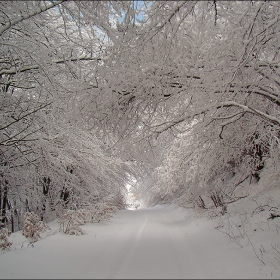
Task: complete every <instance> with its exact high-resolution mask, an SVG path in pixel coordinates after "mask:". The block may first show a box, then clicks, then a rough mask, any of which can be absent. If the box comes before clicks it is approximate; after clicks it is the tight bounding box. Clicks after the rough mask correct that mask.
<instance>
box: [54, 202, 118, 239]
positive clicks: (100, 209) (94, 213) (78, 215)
mask: <svg viewBox="0 0 280 280" xmlns="http://www.w3.org/2000/svg"><path fill="white" fill-rule="evenodd" d="M117 210H118V207H116V206H114V205H113V204H112V202H111V201H110V199H109V198H107V199H104V200H103V201H101V202H99V203H96V204H93V205H91V206H88V207H87V208H86V209H78V210H65V211H64V212H63V213H62V214H61V215H60V217H59V219H58V223H59V224H60V231H62V232H64V233H66V234H70V235H83V234H85V232H84V230H83V229H82V228H80V226H81V225H84V224H86V223H99V222H100V221H102V220H109V219H110V218H111V217H112V216H113V214H114V213H115V212H116V211H117Z"/></svg>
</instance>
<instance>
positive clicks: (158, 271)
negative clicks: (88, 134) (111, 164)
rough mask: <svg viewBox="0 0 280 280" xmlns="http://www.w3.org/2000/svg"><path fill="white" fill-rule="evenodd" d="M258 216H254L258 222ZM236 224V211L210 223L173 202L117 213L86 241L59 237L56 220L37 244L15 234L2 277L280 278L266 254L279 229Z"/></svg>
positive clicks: (91, 227)
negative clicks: (242, 232)
mask: <svg viewBox="0 0 280 280" xmlns="http://www.w3.org/2000/svg"><path fill="white" fill-rule="evenodd" d="M243 201H244V200H243ZM251 203H255V202H251ZM245 204H246V205H247V208H246V209H248V205H250V202H249V200H248V201H247V202H246V201H244V202H243V203H242V202H241V201H238V202H236V203H234V204H232V205H231V206H230V207H231V209H229V212H231V213H234V211H233V210H234V209H235V210H237V209H241V208H242V207H241V206H244V205H245ZM252 206H253V204H252ZM253 208H256V207H255V206H254V207H252V209H253ZM240 211H241V210H240ZM261 213H262V214H263V215H264V213H265V211H261ZM259 214H260V213H259ZM259 214H256V215H253V217H252V219H254V217H255V222H256V223H257V222H260V216H257V215H259ZM266 214H267V213H266ZM232 215H233V214H232ZM237 217H239V218H240V213H238V215H233V216H232V218H235V219H236V220H235V222H236V224H238V222H237V221H239V224H240V223H241V221H242V219H241V220H240V219H239V220H238V219H237ZM230 219H231V215H230V214H228V216H226V215H225V217H222V218H219V219H216V218H215V219H209V218H207V217H201V216H200V215H198V213H197V212H195V211H194V210H192V209H185V208H182V207H179V206H177V205H174V204H169V205H158V206H155V207H151V208H143V209H138V210H134V211H132V210H121V211H118V212H117V213H116V215H115V216H114V217H113V218H111V220H109V221H103V222H100V223H94V224H86V225H84V226H82V228H83V229H84V230H85V231H86V235H81V236H70V235H65V234H63V233H61V232H59V225H58V223H57V222H56V221H53V222H51V223H49V225H50V227H51V229H52V231H51V232H49V233H48V235H47V236H45V238H43V239H41V240H40V241H38V242H36V243H34V244H33V245H30V244H29V242H28V241H27V239H26V238H25V237H24V236H23V235H22V234H21V231H19V232H16V233H13V234H12V235H11V236H10V238H9V240H10V241H12V242H13V246H12V247H11V248H10V249H9V250H8V251H6V252H3V253H2V254H0V278H1V279H4V278H5V279H7V278H14V279H15V278H21V279H24V278H29V279H31V278H40V279H43V278H68V279H70V278H72V279H78V278H80V279H82V278H107V279H113V278H119V279H120V278H130V279H131V278H161V279H162V278H169V279H170V278H173V279H174V278H208V279H209V278H220V279H222V278H240V279H241V278H242V279H244V278H275V279H277V278H280V258H279V255H280V254H279V255H278V254H277V252H276V251H275V250H274V249H273V248H270V249H269V250H270V251H269V250H268V249H267V248H268V246H270V244H272V245H274V246H276V247H275V248H276V249H277V248H279V247H277V246H278V245H279V243H280V240H279V234H278V232H277V231H276V230H273V229H272V228H270V230H265V228H264V227H265V224H263V225H262V228H263V230H261V229H260V228H257V226H256V225H257V224H256V223H255V224H254V220H252V219H251V220H250V222H249V223H250V225H251V226H250V227H247V225H244V232H245V233H246V234H244V235H243V236H241V235H239V236H238V235H237V233H234V226H233V225H234V221H231V220H230ZM277 219H280V218H275V219H274V220H275V221H273V222H274V223H275V222H279V221H277ZM239 224H238V225H239ZM228 225H232V228H231V230H232V231H231V232H232V234H233V235H232V236H234V237H235V239H231V238H229V237H230V234H229V233H230V231H229V230H228V229H229V227H228ZM241 225H242V223H241ZM239 226H240V225H239ZM239 226H237V229H240V228H241V229H242V226H241V227H239ZM271 227H272V225H271ZM249 228H250V230H249ZM222 231H223V232H225V233H223V232H222ZM240 236H241V237H240ZM247 237H248V238H247ZM249 241H250V242H251V243H250V242H249ZM277 244H278V245H277ZM260 248H263V249H262V250H263V253H262V254H261V250H260ZM279 251H280V250H279ZM256 254H257V255H256ZM257 256H258V257H259V258H261V257H262V258H263V260H264V261H265V264H263V263H262V262H261V261H260V259H258V257H257ZM277 257H278V258H279V261H277V259H276V258H277Z"/></svg>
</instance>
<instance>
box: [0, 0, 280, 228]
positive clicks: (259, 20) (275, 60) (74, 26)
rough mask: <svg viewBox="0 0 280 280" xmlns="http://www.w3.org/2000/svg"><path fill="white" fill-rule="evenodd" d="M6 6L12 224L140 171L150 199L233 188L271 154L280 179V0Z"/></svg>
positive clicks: (122, 182)
mask: <svg viewBox="0 0 280 280" xmlns="http://www.w3.org/2000/svg"><path fill="white" fill-rule="evenodd" d="M0 7H1V9H0V15H1V16H0V24H1V25H0V54H1V55H0V86H1V87H0V88H1V95H0V98H1V102H0V106H1V127H0V211H1V213H0V216H1V222H2V224H3V225H9V226H12V227H13V228H14V229H19V228H21V227H22V219H23V215H24V213H25V212H28V211H34V212H36V213H37V214H38V215H40V217H41V219H44V220H45V221H49V220H51V219H53V218H55V217H56V216H57V215H59V213H60V211H61V209H78V208H81V207H85V205H89V204H91V203H97V202H99V201H101V200H102V199H104V198H106V197H108V196H110V197H115V198H116V199H117V198H119V195H120V194H121V195H123V196H125V191H126V188H125V186H126V185H127V184H129V183H131V184H134V192H135V193H137V194H138V196H139V198H141V199H142V200H143V201H144V203H145V205H152V204H155V203H163V202H170V201H174V200H175V201H177V202H180V203H181V204H182V205H186V204H188V203H192V204H193V205H198V206H201V207H206V206H205V202H204V200H203V195H208V196H209V197H210V198H212V200H213V202H214V204H215V205H219V204H226V203H227V202H229V201H232V199H235V194H234V191H235V189H236V188H237V186H238V185H239V184H240V182H242V181H243V180H245V179H246V178H248V177H252V178H255V180H259V179H260V172H261V170H263V168H265V167H266V166H267V165H269V164H270V165H271V166H275V168H274V169H273V170H274V171H273V174H271V176H272V177H270V179H271V178H273V180H272V179H271V180H270V181H269V182H270V184H276V181H275V180H277V179H276V178H277V176H278V174H279V170H278V166H279V161H280V154H279V139H280V131H279V128H280V110H279V108H280V107H279V105H280V93H279V89H280V72H279V60H280V56H279V45H280V35H279V34H280V24H279V20H280V18H279V14H280V4H279V3H278V2H277V1H242V2H240V1H217V0H214V1H70V0H68V1H1V2H0ZM132 179H133V180H132ZM134 180H137V182H138V184H135V183H134ZM229 180H230V182H231V183H230V184H229V183H228V182H229ZM219 201H220V202H219ZM123 207H125V203H124V205H123Z"/></svg>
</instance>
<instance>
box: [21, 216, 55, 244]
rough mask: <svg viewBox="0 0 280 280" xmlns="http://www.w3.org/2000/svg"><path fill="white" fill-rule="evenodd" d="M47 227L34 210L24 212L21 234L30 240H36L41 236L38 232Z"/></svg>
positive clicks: (43, 230)
mask: <svg viewBox="0 0 280 280" xmlns="http://www.w3.org/2000/svg"><path fill="white" fill-rule="evenodd" d="M49 229H50V227H49V226H48V225H47V224H46V223H44V222H43V221H40V218H39V216H38V215H37V214H35V213H34V212H26V213H25V215H24V222H23V230H22V234H23V235H24V236H25V237H26V238H28V239H30V241H31V242H36V241H38V240H39V239H40V238H41V236H40V234H41V233H43V232H45V231H47V230H49Z"/></svg>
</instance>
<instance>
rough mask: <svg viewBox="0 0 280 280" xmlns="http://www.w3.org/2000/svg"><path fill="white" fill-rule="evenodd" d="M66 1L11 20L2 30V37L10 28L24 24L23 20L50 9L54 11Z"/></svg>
mask: <svg viewBox="0 0 280 280" xmlns="http://www.w3.org/2000/svg"><path fill="white" fill-rule="evenodd" d="M65 1H66V0H60V1H55V2H53V3H51V4H50V5H47V6H45V7H40V8H39V9H37V10H36V11H34V12H32V13H29V14H25V15H21V16H19V17H18V18H16V19H13V20H10V21H9V22H8V23H7V24H6V25H4V26H3V27H1V28H0V36H1V35H2V34H3V33H4V32H5V31H7V30H8V29H9V28H11V27H12V26H14V25H16V24H18V23H20V22H22V21H23V20H26V19H29V18H31V17H33V16H36V15H39V14H41V13H42V12H45V11H47V10H49V9H52V8H53V7H55V6H57V5H60V4H61V3H63V2H65Z"/></svg>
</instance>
